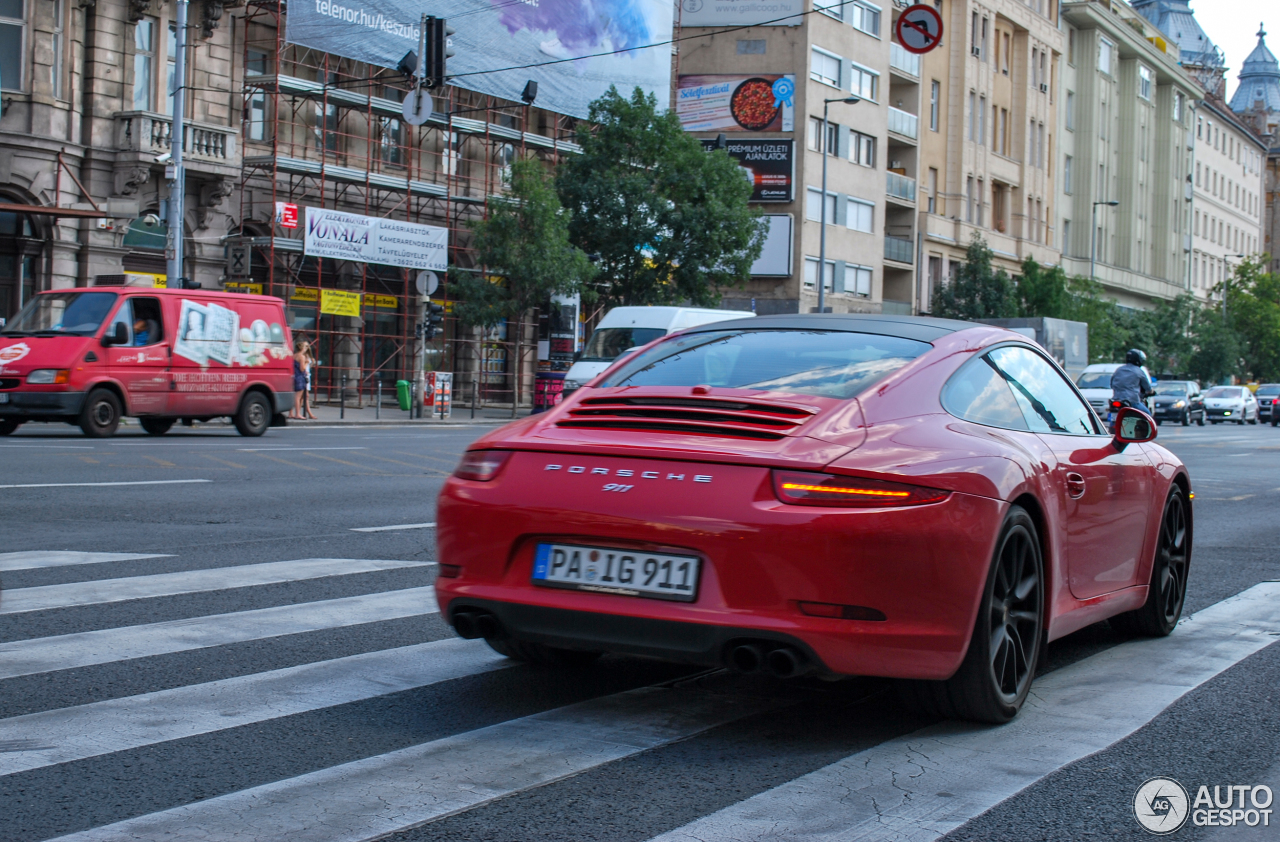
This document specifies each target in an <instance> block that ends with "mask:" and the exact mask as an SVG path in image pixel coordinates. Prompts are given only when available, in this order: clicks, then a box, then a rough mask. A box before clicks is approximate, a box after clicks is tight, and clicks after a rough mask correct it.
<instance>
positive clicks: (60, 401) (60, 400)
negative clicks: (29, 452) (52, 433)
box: [0, 392, 84, 421]
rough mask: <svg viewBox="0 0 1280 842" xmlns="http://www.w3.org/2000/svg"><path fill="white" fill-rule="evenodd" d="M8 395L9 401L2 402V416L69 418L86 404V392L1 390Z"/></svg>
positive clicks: (0, 414) (0, 415)
mask: <svg viewBox="0 0 1280 842" xmlns="http://www.w3.org/2000/svg"><path fill="white" fill-rule="evenodd" d="M0 394H4V395H7V396H8V398H9V399H8V402H7V403H0V417H4V418H25V419H30V420H33V421H34V420H38V419H40V418H67V417H71V416H76V415H79V414H80V407H81V406H83V405H84V392H0Z"/></svg>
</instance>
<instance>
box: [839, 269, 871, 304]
mask: <svg viewBox="0 0 1280 842" xmlns="http://www.w3.org/2000/svg"><path fill="white" fill-rule="evenodd" d="M873 274H874V273H873V270H872V269H871V267H870V266H858V265H856V264H854V263H846V264H845V265H844V291H845V292H852V293H853V294H854V295H861V296H862V297H864V298H866V297H868V296H870V295H871V278H872V275H873Z"/></svg>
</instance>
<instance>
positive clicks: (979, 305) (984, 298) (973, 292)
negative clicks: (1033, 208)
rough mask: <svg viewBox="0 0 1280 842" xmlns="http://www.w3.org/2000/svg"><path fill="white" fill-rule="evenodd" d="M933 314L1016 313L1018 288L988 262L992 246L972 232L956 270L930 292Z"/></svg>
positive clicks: (952, 316)
mask: <svg viewBox="0 0 1280 842" xmlns="http://www.w3.org/2000/svg"><path fill="white" fill-rule="evenodd" d="M932 312H933V315H935V316H939V317H942V318H946V319H969V320H976V319H1009V318H1013V317H1015V316H1017V315H1018V299H1017V289H1016V288H1015V287H1014V284H1013V280H1012V279H1011V278H1010V277H1009V274H1008V273H1007V272H1005V271H1004V270H1003V269H995V268H993V267H992V265H991V249H990V248H988V247H987V244H986V242H984V241H983V240H982V238H981V237H978V236H977V235H974V238H973V241H972V242H970V243H969V249H968V251H967V252H966V254H965V262H964V263H963V264H961V267H960V271H959V273H958V274H957V275H956V276H955V277H953V278H952V279H951V283H948V284H944V285H942V286H940V287H938V288H937V289H935V290H934V291H933V307H932Z"/></svg>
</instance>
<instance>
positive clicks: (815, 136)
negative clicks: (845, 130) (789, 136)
mask: <svg viewBox="0 0 1280 842" xmlns="http://www.w3.org/2000/svg"><path fill="white" fill-rule="evenodd" d="M809 148H810V149H812V150H813V151H814V152H822V151H826V152H827V154H828V155H835V154H837V153H838V150H839V149H840V125H839V124H838V123H833V122H831V121H830V120H828V121H827V138H826V142H825V143H824V142H823V139H822V118H821V117H810V118H809Z"/></svg>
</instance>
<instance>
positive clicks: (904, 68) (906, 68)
mask: <svg viewBox="0 0 1280 842" xmlns="http://www.w3.org/2000/svg"><path fill="white" fill-rule="evenodd" d="M889 67H891V68H893V69H894V70H899V71H901V72H903V73H905V74H907V75H908V76H912V77H914V78H916V79H919V78H920V56H918V55H916V54H914V53H909V52H907V51H906V50H904V49H903V48H902V45H901V44H894V43H892V42H890V44H889Z"/></svg>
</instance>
